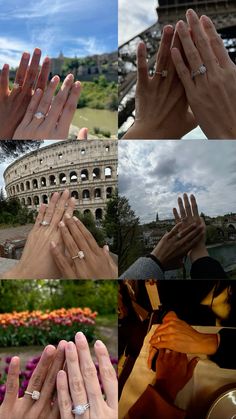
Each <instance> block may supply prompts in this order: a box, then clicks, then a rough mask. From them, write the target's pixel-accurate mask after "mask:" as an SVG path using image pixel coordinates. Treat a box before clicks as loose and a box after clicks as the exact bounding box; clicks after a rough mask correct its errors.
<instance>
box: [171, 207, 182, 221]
mask: <svg viewBox="0 0 236 419" xmlns="http://www.w3.org/2000/svg"><path fill="white" fill-rule="evenodd" d="M173 215H174V218H175V222H176V223H180V222H181V218H180V216H179V213H178V211H177V209H176V208H173Z"/></svg>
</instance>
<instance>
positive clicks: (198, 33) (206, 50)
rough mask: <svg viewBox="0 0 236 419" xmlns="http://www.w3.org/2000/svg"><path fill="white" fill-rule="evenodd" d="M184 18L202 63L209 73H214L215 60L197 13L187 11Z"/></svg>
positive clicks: (190, 10)
mask: <svg viewBox="0 0 236 419" xmlns="http://www.w3.org/2000/svg"><path fill="white" fill-rule="evenodd" d="M186 17H187V21H188V24H189V26H190V28H191V31H192V38H193V41H194V44H195V45H196V47H197V49H198V51H199V53H200V55H201V58H202V61H203V63H204V64H206V65H207V69H209V70H210V71H211V72H215V69H216V63H217V59H216V56H215V54H214V53H213V51H212V49H211V46H210V42H209V40H208V38H207V36H206V34H205V31H204V30H203V27H202V25H201V24H200V20H199V18H198V15H197V13H195V11H194V10H192V9H189V10H188V11H187V13H186Z"/></svg>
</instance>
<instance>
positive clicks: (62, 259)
mask: <svg viewBox="0 0 236 419" xmlns="http://www.w3.org/2000/svg"><path fill="white" fill-rule="evenodd" d="M64 221H65V222H64ZM64 221H62V222H60V224H59V228H60V232H61V236H62V239H63V242H64V245H65V248H66V250H67V253H68V254H69V257H70V259H71V263H70V262H69V261H68V258H67V257H66V256H65V255H64V254H63V253H62V252H61V250H60V249H59V247H58V246H57V245H56V244H55V243H54V241H52V242H51V251H52V254H53V256H54V260H55V263H56V264H57V266H58V269H59V270H60V272H61V275H62V276H63V278H68V279H74V278H79V279H115V278H117V277H118V268H117V265H116V263H115V262H114V261H113V259H112V257H111V256H110V254H109V248H108V246H104V247H103V248H101V247H99V246H98V244H97V242H96V240H95V239H94V237H93V236H92V234H91V233H90V232H89V231H88V230H87V228H86V227H85V226H84V225H83V223H82V222H81V221H80V220H79V219H78V218H77V217H71V216H70V214H67V215H66V216H65V220H64ZM79 255H81V256H79Z"/></svg>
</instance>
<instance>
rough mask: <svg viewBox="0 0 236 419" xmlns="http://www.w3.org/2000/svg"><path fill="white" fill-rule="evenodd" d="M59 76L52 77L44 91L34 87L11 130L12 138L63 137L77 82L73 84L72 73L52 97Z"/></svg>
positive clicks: (75, 100) (78, 88)
mask: <svg viewBox="0 0 236 419" xmlns="http://www.w3.org/2000/svg"><path fill="white" fill-rule="evenodd" d="M59 81H60V78H59V77H58V76H54V77H53V78H52V80H51V81H50V83H49V85H48V88H47V90H46V91H45V92H44V93H43V91H42V90H41V89H37V90H36V91H35V93H34V95H33V97H32V99H31V102H30V104H29V106H28V109H27V111H26V114H25V116H24V118H23V120H22V122H21V124H20V125H19V126H18V128H17V130H16V131H15V133H14V137H13V138H14V139H16V140H20V139H24V140H30V139H34V140H43V139H57V140H59V139H66V138H68V134H69V128H70V124H71V121H72V118H73V116H74V113H75V111H76V108H77V103H78V99H79V96H80V91H81V84H80V82H79V81H76V82H75V83H74V76H73V74H68V76H66V78H65V80H64V82H63V83H62V86H61V88H60V90H59V92H58V93H57V95H56V96H55V97H54V93H55V91H56V88H57V86H58V83H59Z"/></svg>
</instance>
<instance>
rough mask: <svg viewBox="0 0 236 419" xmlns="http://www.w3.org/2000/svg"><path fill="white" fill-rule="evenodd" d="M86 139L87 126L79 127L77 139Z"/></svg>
mask: <svg viewBox="0 0 236 419" xmlns="http://www.w3.org/2000/svg"><path fill="white" fill-rule="evenodd" d="M87 139H88V128H81V129H80V130H79V133H78V136H77V140H87Z"/></svg>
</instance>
